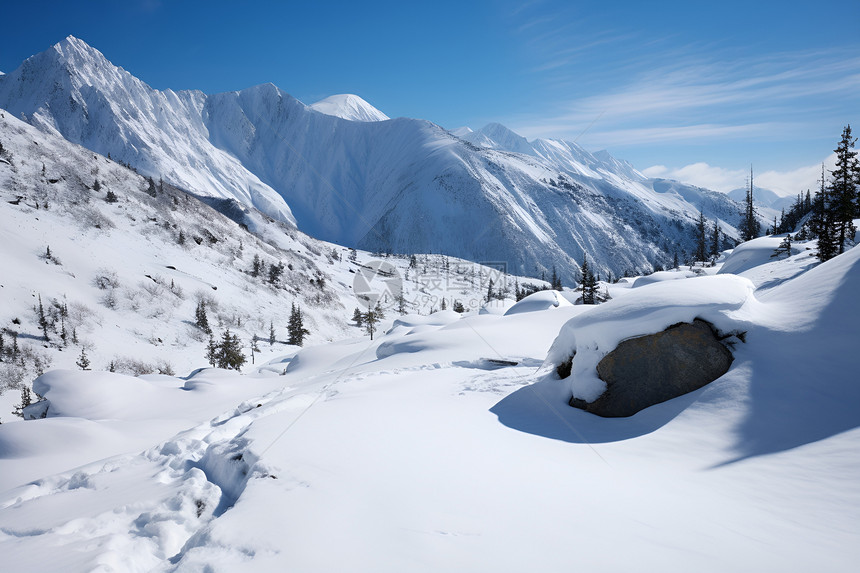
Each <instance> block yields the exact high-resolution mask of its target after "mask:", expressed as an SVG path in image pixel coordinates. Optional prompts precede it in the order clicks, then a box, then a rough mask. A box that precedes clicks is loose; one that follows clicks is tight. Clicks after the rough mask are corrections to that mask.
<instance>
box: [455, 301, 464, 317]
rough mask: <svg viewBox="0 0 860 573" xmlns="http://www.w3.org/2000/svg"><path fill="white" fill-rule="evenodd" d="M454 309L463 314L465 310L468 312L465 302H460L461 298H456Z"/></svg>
mask: <svg viewBox="0 0 860 573" xmlns="http://www.w3.org/2000/svg"><path fill="white" fill-rule="evenodd" d="M452 310H453V311H454V312H459V313H460V314H463V313H464V312H466V307H465V306H463V303H462V302H460V301H459V300H455V301H454V307H453V308H452Z"/></svg>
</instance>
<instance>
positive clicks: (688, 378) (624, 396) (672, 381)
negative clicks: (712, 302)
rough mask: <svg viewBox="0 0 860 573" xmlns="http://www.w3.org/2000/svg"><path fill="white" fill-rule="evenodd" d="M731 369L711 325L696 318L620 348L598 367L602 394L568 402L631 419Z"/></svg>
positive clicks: (729, 357)
mask: <svg viewBox="0 0 860 573" xmlns="http://www.w3.org/2000/svg"><path fill="white" fill-rule="evenodd" d="M731 364H732V354H731V352H729V350H728V349H727V348H726V347H725V346H724V345H723V344H722V343H721V342H720V340H719V338H718V337H717V335H716V334H715V332H714V329H713V328H712V327H711V325H710V324H708V323H707V322H705V321H703V320H699V319H696V320H695V321H693V323H692V324H690V323H681V324H676V325H674V326H670V327H669V328H667V329H666V330H664V331H663V332H658V333H657V334H649V335H647V336H640V337H638V338H631V339H630V340H625V341H624V342H622V343H621V344H619V345H618V347H617V348H616V349H615V350H613V351H612V352H610V353H609V354H607V355H606V356H604V357H603V359H602V360H601V361H600V362H599V363H598V365H597V375H598V376H599V377H600V379H601V380H603V381H604V382H606V391H604V392H603V394H601V395H600V397H598V398H597V399H596V400H595V401H593V402H585V401H584V400H580V399H578V398H575V397H574V398H571V400H570V405H571V406H574V407H576V408H581V409H583V410H586V411H588V412H591V413H592V414H597V415H598V416H604V417H607V418H617V417H623V416H632V415H633V414H635V413H636V412H638V411H640V410H642V409H644V408H647V407H648V406H653V405H654V404H659V403H660V402H665V401H666V400H670V399H672V398H675V397H677V396H681V395H682V394H686V393H687V392H692V391H693V390H697V389H699V388H701V387H702V386H704V385H705V384H708V383H709V382H712V381H714V380H716V379H717V378H719V377H720V376H722V375H723V374H725V373H726V372H727V371H728V369H729V366H731Z"/></svg>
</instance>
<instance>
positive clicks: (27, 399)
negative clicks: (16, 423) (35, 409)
mask: <svg viewBox="0 0 860 573" xmlns="http://www.w3.org/2000/svg"><path fill="white" fill-rule="evenodd" d="M32 403H33V394H32V392H30V387H29V386H27V385H26V384H25V385H24V386H22V387H21V403H20V404H16V405H15V409H14V410H12V413H13V414H15V415H16V416H18V417H19V418H23V417H24V408H26V407H27V406H29V405H30V404H32Z"/></svg>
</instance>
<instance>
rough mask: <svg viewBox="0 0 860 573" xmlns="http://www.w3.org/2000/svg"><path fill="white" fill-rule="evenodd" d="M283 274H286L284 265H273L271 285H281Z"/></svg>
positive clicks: (270, 276) (270, 274) (270, 271)
mask: <svg viewBox="0 0 860 573" xmlns="http://www.w3.org/2000/svg"><path fill="white" fill-rule="evenodd" d="M282 274H284V265H283V263H278V264H275V263H272V264H271V266H270V267H269V284H273V285H276V284H278V283H280V282H281V275H282Z"/></svg>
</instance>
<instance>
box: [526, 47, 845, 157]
mask: <svg viewBox="0 0 860 573" xmlns="http://www.w3.org/2000/svg"><path fill="white" fill-rule="evenodd" d="M545 66H546V67H547V69H550V68H563V67H564V59H563V58H561V59H559V60H555V61H548V62H547V63H546V64H545ZM858 92H860V57H858V56H853V55H852V56H846V55H845V54H834V53H823V52H814V53H805V52H796V53H789V54H786V53H783V54H777V55H773V54H771V55H768V56H765V57H759V58H746V59H743V60H734V61H732V62H727V61H725V60H723V61H720V60H716V59H705V58H703V57H702V56H695V57H687V58H679V59H678V60H676V61H675V62H673V63H672V64H671V65H666V66H662V67H659V68H655V69H650V70H644V71H642V72H640V73H638V74H636V75H634V76H630V77H629V79H628V80H627V81H625V82H624V83H623V84H621V85H617V86H615V87H614V88H612V89H610V90H609V91H607V92H605V93H600V94H595V95H590V96H587V97H583V98H578V99H574V100H570V101H567V102H561V103H559V104H558V105H557V106H556V108H555V111H554V112H550V113H547V114H544V115H542V116H533V117H531V118H528V119H526V120H525V121H522V122H521V123H520V124H519V125H517V128H518V130H519V131H520V132H521V133H523V134H525V135H526V136H527V137H547V136H549V137H552V136H555V137H559V136H560V137H569V136H570V135H571V134H573V133H578V132H580V131H581V130H582V129H583V128H584V126H586V125H588V124H589V123H590V122H591V121H593V119H594V118H595V117H597V116H598V115H601V116H602V119H601V121H600V122H599V123H598V124H597V125H596V126H595V129H593V130H591V132H590V137H589V141H593V142H596V144H597V145H603V146H605V145H613V144H617V143H619V142H624V143H651V142H655V141H659V142H669V141H687V140H689V139H690V138H691V137H698V136H703V137H719V138H726V137H737V136H746V135H750V134H757V133H760V134H763V135H766V134H767V133H770V134H771V136H776V135H779V133H778V132H779V131H780V130H783V131H784V130H785V129H788V128H790V127H791V128H794V130H795V131H797V129H796V128H797V127H798V126H799V125H801V124H803V123H804V122H807V121H813V120H814V119H815V118H816V117H817V116H818V115H819V114H820V113H822V108H824V107H826V106H823V105H822V104H821V102H822V101H824V100H825V99H826V98H840V97H844V98H852V99H855V100H856V99H857V93H858ZM703 120H706V121H703ZM715 120H716V121H715Z"/></svg>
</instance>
